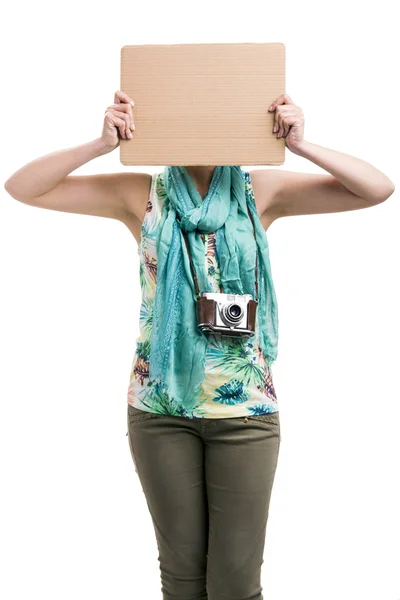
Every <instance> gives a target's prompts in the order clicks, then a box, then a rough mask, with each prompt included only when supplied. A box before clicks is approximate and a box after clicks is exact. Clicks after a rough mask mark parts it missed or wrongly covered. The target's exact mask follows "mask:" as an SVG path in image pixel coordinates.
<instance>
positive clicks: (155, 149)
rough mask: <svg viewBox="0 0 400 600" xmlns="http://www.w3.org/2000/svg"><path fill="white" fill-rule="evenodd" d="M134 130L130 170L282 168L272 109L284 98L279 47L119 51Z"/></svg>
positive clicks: (126, 158)
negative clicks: (159, 167) (139, 167)
mask: <svg viewBox="0 0 400 600" xmlns="http://www.w3.org/2000/svg"><path fill="white" fill-rule="evenodd" d="M120 89H121V90H122V91H123V92H126V93H127V94H128V95H129V96H130V97H131V98H132V99H133V100H134V102H135V106H134V107H133V118H134V122H135V127H136V129H135V130H134V131H133V132H132V136H133V137H132V139H130V140H126V139H122V138H121V142H120V160H121V163H122V164H124V165H165V166H186V165H212V166H217V165H282V164H283V162H284V158H285V140H284V138H277V137H276V133H273V131H272V129H273V121H274V115H273V114H272V113H269V112H268V107H269V106H270V104H271V103H272V102H273V100H275V99H276V98H277V97H278V96H279V95H280V94H282V93H284V92H285V46H284V44H281V43H254V44H253V43H241V44H222V43H221V44H147V45H135V46H123V47H122V48H121V87H120Z"/></svg>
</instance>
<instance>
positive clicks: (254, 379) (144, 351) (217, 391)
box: [128, 171, 279, 419]
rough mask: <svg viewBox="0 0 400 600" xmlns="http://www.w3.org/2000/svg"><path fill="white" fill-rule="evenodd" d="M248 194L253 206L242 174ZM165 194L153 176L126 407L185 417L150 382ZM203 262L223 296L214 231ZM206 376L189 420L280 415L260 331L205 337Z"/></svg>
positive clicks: (250, 190) (160, 177)
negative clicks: (245, 335)
mask: <svg viewBox="0 0 400 600" xmlns="http://www.w3.org/2000/svg"><path fill="white" fill-rule="evenodd" d="M243 174H244V181H245V190H246V194H247V195H248V197H249V198H250V200H251V201H252V202H254V192H253V188H252V185H251V179H250V174H249V172H248V171H243ZM165 198H166V192H165V188H164V185H163V173H162V172H161V173H155V174H153V175H152V182H151V189H150V195H149V198H148V202H147V210H146V213H145V217H144V220H143V223H142V228H141V236H140V243H139V246H138V254H139V258H140V270H139V280H140V287H141V294H142V301H141V308H140V317H139V329H140V334H139V337H138V338H137V340H136V348H135V353H134V357H133V361H132V366H131V372H130V380H129V387H128V404H130V405H131V406H134V407H136V408H138V409H141V410H144V411H149V412H156V413H161V414H169V415H176V416H182V415H181V413H179V414H176V413H175V412H174V409H173V406H174V403H172V402H171V399H170V398H169V397H168V395H167V394H166V393H165V392H163V393H162V396H161V395H160V389H159V386H156V385H152V384H153V382H152V380H151V378H150V377H149V360H150V339H151V327H152V312H153V307H154V301H155V293H156V285H157V250H156V238H157V233H158V227H159V223H160V221H161V211H162V206H163V202H164V199H165ZM201 237H202V239H203V242H204V261H205V264H206V267H207V272H208V277H209V280H210V283H211V285H212V287H213V291H215V292H219V291H220V287H219V281H220V272H219V268H218V264H217V259H216V253H215V249H216V240H215V232H210V233H204V234H201ZM206 335H207V339H208V342H207V344H208V345H207V349H206V357H205V377H204V380H203V383H202V386H201V387H200V390H199V392H198V397H197V403H196V405H195V407H194V409H192V411H191V413H190V414H185V416H187V417H189V418H192V417H203V418H209V419H225V418H228V417H241V416H246V415H247V416H252V415H259V414H264V413H271V412H276V411H278V410H279V407H278V402H277V397H276V393H275V388H274V385H273V381H272V369H271V365H269V366H268V365H267V363H266V361H265V358H264V355H263V353H262V350H261V347H260V346H259V345H258V343H257V332H256V333H255V335H254V336H251V337H250V338H240V337H238V338H234V337H226V336H219V335H215V334H211V333H207V334H206Z"/></svg>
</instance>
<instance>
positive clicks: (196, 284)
mask: <svg viewBox="0 0 400 600" xmlns="http://www.w3.org/2000/svg"><path fill="white" fill-rule="evenodd" d="M246 206H247V212H248V213H249V217H250V220H251V223H252V225H253V233H254V240H255V242H256V268H255V274H256V278H255V290H256V297H255V300H256V301H257V302H258V260H257V259H258V247H257V237H256V230H255V226H254V220H253V217H252V214H251V212H250V209H249V207H248V205H246ZM176 218H177V219H178V221H180V220H181V218H180V216H179V215H178V214H177V215H176ZM181 231H182V234H183V237H184V239H185V244H186V249H187V252H188V256H189V261H190V269H191V271H192V275H193V282H194V288H195V290H196V294H197V296H198V297H200V289H199V282H198V278H197V275H196V270H195V268H194V264H193V260H192V257H191V254H190V248H189V242H188V239H187V234H186V231H184V230H183V229H181ZM219 287H220V291H221V293H224V288H223V286H222V285H220V286H219Z"/></svg>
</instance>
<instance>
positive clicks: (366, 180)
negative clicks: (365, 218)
mask: <svg viewBox="0 0 400 600" xmlns="http://www.w3.org/2000/svg"><path fill="white" fill-rule="evenodd" d="M296 154H299V155H300V156H303V157H304V158H308V159H309V160H311V161H312V162H314V163H315V164H317V165H319V166H320V167H322V168H324V169H325V170H326V171H328V172H329V173H330V174H329V175H327V174H314V173H297V172H294V171H285V170H279V169H262V170H257V171H253V172H252V174H251V175H252V177H254V178H255V179H256V180H257V187H258V189H259V190H260V192H259V204H260V207H259V210H260V212H261V214H263V213H269V214H271V215H272V216H273V217H274V218H278V217H284V216H294V215H311V214H319V213H331V212H341V211H347V210H356V209H360V208H366V207H368V206H374V205H375V204H379V203H380V202H383V201H384V200H386V199H387V198H389V196H391V194H392V193H393V192H394V189H395V186H394V184H393V182H392V181H391V180H390V179H389V178H388V177H387V176H386V175H385V174H384V173H382V172H381V171H379V170H378V169H377V168H375V167H374V166H372V165H371V164H369V163H367V162H365V161H364V160H361V159H359V158H356V157H355V156H351V155H349V154H344V153H342V152H337V151H335V150H331V149H329V148H324V147H322V146H318V145H317V144H312V143H311V142H307V141H303V142H302V143H301V144H300V145H299V147H298V148H297V149H296Z"/></svg>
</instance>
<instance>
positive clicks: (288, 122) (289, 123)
mask: <svg viewBox="0 0 400 600" xmlns="http://www.w3.org/2000/svg"><path fill="white" fill-rule="evenodd" d="M296 120H297V115H295V114H293V115H289V116H287V117H285V127H284V128H285V133H284V135H283V137H286V136H287V134H288V133H289V130H290V128H291V126H292V125H294V123H296Z"/></svg>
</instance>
